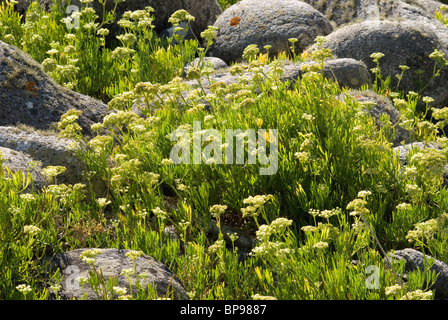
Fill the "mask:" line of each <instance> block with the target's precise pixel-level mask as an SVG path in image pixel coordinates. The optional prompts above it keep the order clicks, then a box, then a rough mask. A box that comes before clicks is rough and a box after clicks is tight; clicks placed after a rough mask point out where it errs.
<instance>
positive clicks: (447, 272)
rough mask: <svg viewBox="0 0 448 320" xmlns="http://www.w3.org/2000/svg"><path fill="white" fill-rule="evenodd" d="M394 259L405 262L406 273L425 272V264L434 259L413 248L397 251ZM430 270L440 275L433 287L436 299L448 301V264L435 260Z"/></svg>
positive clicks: (393, 256)
mask: <svg viewBox="0 0 448 320" xmlns="http://www.w3.org/2000/svg"><path fill="white" fill-rule="evenodd" d="M392 258H394V259H397V260H404V261H405V263H406V264H405V272H411V271H414V270H422V271H423V270H425V263H427V261H428V260H429V259H432V258H431V256H429V255H424V254H423V253H421V252H420V251H417V250H415V249H411V248H406V249H403V250H397V251H395V252H394V253H393V255H392ZM430 270H431V271H435V273H436V274H438V276H437V280H436V282H435V283H434V285H433V286H432V287H431V289H432V290H435V299H443V300H446V299H448V264H447V263H445V262H442V261H440V260H437V259H434V264H433V266H432V267H431V268H430Z"/></svg>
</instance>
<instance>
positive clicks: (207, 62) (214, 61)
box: [184, 57, 228, 75]
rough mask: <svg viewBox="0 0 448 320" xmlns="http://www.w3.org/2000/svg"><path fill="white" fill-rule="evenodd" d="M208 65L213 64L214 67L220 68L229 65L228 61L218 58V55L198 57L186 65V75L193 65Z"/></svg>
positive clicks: (201, 66) (200, 66)
mask: <svg viewBox="0 0 448 320" xmlns="http://www.w3.org/2000/svg"><path fill="white" fill-rule="evenodd" d="M207 66H211V67H212V68H213V69H218V70H219V69H224V68H227V67H228V65H227V63H225V61H224V60H222V59H220V58H216V57H205V58H204V59H200V58H196V59H194V60H193V61H192V62H189V63H187V64H186V65H185V68H184V75H186V74H187V72H188V70H189V69H190V68H191V67H199V68H203V67H207Z"/></svg>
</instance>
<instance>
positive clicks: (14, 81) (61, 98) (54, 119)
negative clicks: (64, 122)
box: [0, 41, 109, 135]
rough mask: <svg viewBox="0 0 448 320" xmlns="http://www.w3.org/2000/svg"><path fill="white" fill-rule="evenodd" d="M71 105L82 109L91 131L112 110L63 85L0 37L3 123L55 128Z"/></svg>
mask: <svg viewBox="0 0 448 320" xmlns="http://www.w3.org/2000/svg"><path fill="white" fill-rule="evenodd" d="M70 109H78V110H80V111H82V114H81V116H80V117H79V124H80V126H81V128H82V129H83V133H84V134H87V135H90V134H91V133H92V132H91V129H90V126H91V125H92V124H93V123H96V122H100V121H102V119H103V117H104V116H105V115H107V114H108V113H109V110H108V106H107V105H106V104H104V103H102V102H101V101H98V100H96V99H93V98H91V97H89V96H85V95H82V94H80V93H77V92H74V91H72V90H69V89H67V88H64V87H62V86H60V85H59V84H57V83H56V82H55V81H54V80H53V79H51V77H50V76H48V75H47V74H46V73H45V72H44V71H43V68H42V65H40V64H39V63H37V62H36V61H35V60H33V59H32V58H31V57H30V56H29V55H28V54H26V53H25V52H23V51H21V50H19V49H18V48H16V47H13V46H10V45H8V44H6V43H4V42H2V41H0V115H1V116H0V126H10V125H13V126H14V125H19V124H25V125H28V126H30V127H33V128H35V129H40V130H48V129H55V127H56V124H57V123H58V122H59V121H60V119H61V116H62V115H63V114H64V113H66V112H67V111H68V110H70Z"/></svg>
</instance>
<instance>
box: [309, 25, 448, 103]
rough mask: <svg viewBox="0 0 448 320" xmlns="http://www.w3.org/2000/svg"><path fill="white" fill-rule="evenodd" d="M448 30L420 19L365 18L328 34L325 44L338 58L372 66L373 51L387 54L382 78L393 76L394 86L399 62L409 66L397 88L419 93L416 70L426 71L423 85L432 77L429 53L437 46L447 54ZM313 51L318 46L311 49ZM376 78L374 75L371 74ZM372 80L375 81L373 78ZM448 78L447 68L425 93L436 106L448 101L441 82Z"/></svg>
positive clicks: (447, 89) (432, 63)
mask: <svg viewBox="0 0 448 320" xmlns="http://www.w3.org/2000/svg"><path fill="white" fill-rule="evenodd" d="M445 36H448V29H447V28H445V30H444V32H443V33H442V32H441V31H440V30H439V29H437V28H435V27H433V26H432V25H430V24H425V23H421V22H417V21H408V20H406V21H401V22H397V21H375V22H372V21H365V22H361V23H357V24H353V25H349V26H346V27H343V28H341V29H338V30H336V31H335V32H333V33H331V34H330V35H328V36H327V40H328V41H327V42H326V43H324V45H323V46H324V47H326V48H329V49H331V50H332V53H333V54H334V55H336V56H337V57H338V58H353V59H356V60H359V61H362V62H364V63H365V64H366V65H367V67H368V68H369V69H372V68H374V67H376V64H375V63H374V62H373V59H372V58H371V57H370V55H371V54H372V53H376V52H381V53H383V54H384V55H385V56H384V57H383V58H381V59H380V60H379V63H380V68H381V74H382V77H383V79H386V77H387V76H390V77H391V87H392V88H396V86H397V84H398V79H397V78H396V75H397V74H401V69H400V68H399V66H400V65H406V66H408V67H409V68H410V69H409V70H406V71H405V73H404V76H403V79H402V80H401V82H400V86H399V88H398V89H400V90H405V91H406V92H407V91H415V92H419V90H420V89H422V86H419V85H418V84H417V83H418V80H419V76H418V75H417V74H416V73H415V71H417V70H420V69H421V70H423V71H424V73H423V74H422V75H421V78H422V84H423V86H424V85H426V84H427V83H428V82H429V81H430V79H431V78H432V74H433V69H434V60H433V59H430V58H429V55H430V54H431V53H432V52H433V51H434V50H435V49H438V50H440V51H441V52H443V53H445V55H446V56H447V57H448V47H447V45H448V42H447V41H446V39H445ZM308 50H309V51H310V52H312V51H313V50H316V46H311V47H310V48H308ZM372 79H374V75H372ZM372 81H373V80H372ZM447 81H448V71H447V70H446V68H445V69H443V70H442V71H441V72H440V76H439V77H436V78H435V79H434V81H432V82H431V83H430V85H429V86H428V87H426V89H425V90H424V91H423V92H422V95H426V96H430V97H432V98H433V99H434V100H435V101H434V102H433V103H432V106H433V107H443V106H444V105H446V104H447V103H448V88H447V87H446V86H444V85H442V84H444V83H447Z"/></svg>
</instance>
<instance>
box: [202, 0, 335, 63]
mask: <svg viewBox="0 0 448 320" xmlns="http://www.w3.org/2000/svg"><path fill="white" fill-rule="evenodd" d="M235 17H238V18H239V19H240V21H239V23H238V24H236V25H235V23H233V21H235V20H233V19H234V18H235ZM214 26H215V27H218V28H219V30H218V37H217V39H216V40H215V42H214V44H213V45H212V47H211V48H210V50H209V52H210V55H212V56H214V57H218V58H221V59H223V60H224V61H225V62H226V63H228V64H229V63H230V62H231V61H239V60H240V59H241V56H242V54H243V51H244V49H245V48H246V47H247V46H248V45H251V44H256V45H258V47H259V49H260V50H264V49H263V47H264V46H265V45H271V46H272V48H271V49H270V50H269V52H270V53H273V54H277V53H278V52H279V51H287V52H289V50H290V49H289V47H290V45H291V44H290V43H289V42H288V39H289V38H297V39H298V41H297V42H296V43H295V50H297V52H300V51H301V50H303V49H304V48H305V47H307V46H309V45H310V44H312V43H313V42H314V40H315V38H316V36H324V35H327V34H329V33H330V32H332V31H333V28H332V26H331V24H330V22H329V21H328V19H327V18H326V17H325V16H324V15H323V14H321V13H320V12H318V11H317V10H315V9H314V8H312V7H311V6H310V5H308V4H306V3H304V2H301V1H296V0H275V1H259V0H242V1H241V2H238V3H236V4H234V5H232V6H230V7H229V8H227V9H226V10H225V11H224V12H223V13H222V14H221V15H220V16H219V17H218V19H217V20H216V22H215V24H214Z"/></svg>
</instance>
